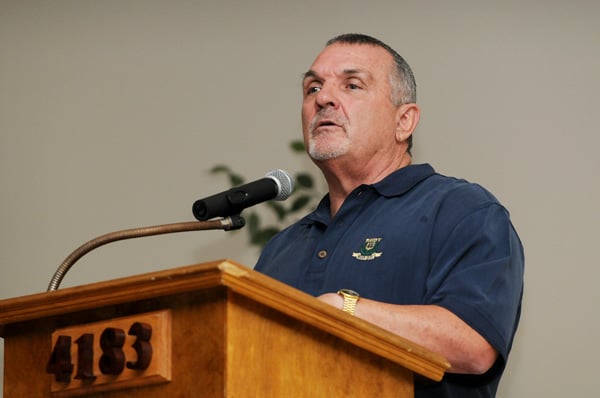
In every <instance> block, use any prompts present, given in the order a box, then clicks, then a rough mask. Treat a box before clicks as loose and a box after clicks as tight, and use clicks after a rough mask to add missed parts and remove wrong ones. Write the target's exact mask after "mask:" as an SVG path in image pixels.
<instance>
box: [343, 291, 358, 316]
mask: <svg viewBox="0 0 600 398" xmlns="http://www.w3.org/2000/svg"><path fill="white" fill-rule="evenodd" d="M337 293H338V294H339V295H340V296H342V298H343V299H344V305H343V306H342V310H343V311H345V312H347V313H349V314H351V315H354V311H356V303H357V302H358V300H359V299H360V295H359V294H358V293H356V292H355V291H354V290H350V289H340V290H338V292H337Z"/></svg>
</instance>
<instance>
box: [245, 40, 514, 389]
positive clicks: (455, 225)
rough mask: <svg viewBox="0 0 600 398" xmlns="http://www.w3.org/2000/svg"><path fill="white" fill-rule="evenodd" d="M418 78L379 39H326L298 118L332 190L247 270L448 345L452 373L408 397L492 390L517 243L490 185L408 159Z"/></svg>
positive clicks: (510, 319)
mask: <svg viewBox="0 0 600 398" xmlns="http://www.w3.org/2000/svg"><path fill="white" fill-rule="evenodd" d="M415 87H416V85H415V83H414V77H413V75H412V72H411V70H410V67H409V66H408V65H407V64H406V62H405V61H404V59H402V57H401V56H400V55H398V54H397V53H396V52H395V51H394V50H393V49H391V48H390V47H389V46H387V45H386V44H384V43H382V42H381V41H379V40H377V39H375V38H372V37H369V36H366V35H360V34H347V35H342V36H338V37H336V38H334V39H332V40H330V41H329V42H328V43H327V45H326V47H325V48H324V49H323V51H322V52H321V53H320V54H319V55H318V57H317V58H316V59H315V61H314V62H313V64H312V66H311V67H310V69H309V71H308V72H306V74H305V76H304V80H303V90H304V100H303V104H302V128H303V135H304V142H305V144H306V147H307V151H308V154H309V155H310V157H311V159H312V160H313V161H314V162H315V164H316V165H317V166H318V167H319V168H320V169H321V171H322V172H323V175H324V177H325V179H326V181H327V184H328V187H329V193H328V195H326V196H325V197H324V198H323V200H322V201H321V203H320V204H319V206H318V207H317V209H316V210H315V211H314V212H312V213H311V214H309V215H308V216H306V217H305V218H303V219H302V220H300V221H299V222H297V223H295V224H294V225H292V226H290V227H288V228H287V229H285V230H284V231H282V232H281V233H279V234H278V235H276V236H275V237H274V238H273V239H272V240H271V242H269V244H268V245H267V246H266V248H265V249H264V251H263V253H262V255H261V257H260V259H259V261H258V263H257V265H256V270H258V271H260V272H263V273H265V274H268V275H270V276H272V277H274V278H276V279H279V280H281V281H283V282H285V283H287V284H289V285H291V286H294V287H296V288H298V289H300V290H303V291H305V292H308V293H310V294H313V295H315V296H317V297H319V298H320V299H321V300H323V301H325V302H327V303H330V304H331V305H334V306H336V307H338V308H340V309H341V308H344V309H345V310H346V311H348V312H351V313H354V314H355V315H356V316H357V317H360V318H363V319H365V320H367V321H370V322H372V323H374V324H377V325H379V326H381V327H383V328H385V329H388V330H390V331H392V332H394V333H397V334H398V335H401V336H403V337H406V338H408V339H410V340H412V341H414V342H416V343H419V344H421V345H423V346H425V347H427V348H429V349H430V350H432V351H435V352H438V353H440V354H442V355H443V356H444V357H446V358H447V359H448V360H449V361H450V363H451V364H452V367H451V369H450V370H449V373H448V374H446V376H445V377H444V379H443V380H442V382H440V383H431V384H423V385H416V387H415V395H416V396H417V397H461V398H468V397H493V396H494V395H495V393H496V389H497V387H498V382H499V380H500V376H501V374H502V371H503V370H504V367H505V364H506V360H507V357H508V353H509V351H510V348H511V345H512V341H513V337H514V334H515V331H516V328H517V324H518V321H519V316H520V308H521V297H522V288H523V251H522V246H521V243H520V241H519V238H518V236H517V234H516V232H515V231H514V229H513V227H512V225H511V222H510V219H509V216H508V212H507V211H506V209H504V208H503V207H502V206H501V205H500V204H499V203H498V201H497V200H496V198H494V197H493V196H492V195H491V194H490V193H489V192H487V191H486V190H484V189H483V188H482V187H480V186H478V185H475V184H471V183H468V182H466V181H464V180H458V179H455V178H450V177H445V176H442V175H439V174H437V173H436V172H435V171H434V170H433V169H432V167H431V166H429V165H427V164H421V165H413V164H412V161H411V152H410V149H411V144H412V138H411V137H412V133H413V131H414V130H415V128H416V126H417V123H418V122H419V115H420V110H419V107H418V105H417V104H416V88H415ZM340 289H351V290H352V291H355V292H357V293H358V294H359V295H360V298H358V301H356V300H357V298H356V297H349V296H348V294H341V292H339V290H340ZM338 293H340V294H338ZM344 296H346V297H344Z"/></svg>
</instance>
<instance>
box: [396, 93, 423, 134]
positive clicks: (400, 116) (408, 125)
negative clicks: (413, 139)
mask: <svg viewBox="0 0 600 398" xmlns="http://www.w3.org/2000/svg"><path fill="white" fill-rule="evenodd" d="M420 117H421V109H419V106H418V105H417V104H414V103H412V104H402V105H400V106H399V107H398V109H397V110H396V140H397V141H398V142H401V141H406V140H407V139H408V137H410V135H411V134H412V133H413V131H415V129H416V128H417V124H419V119H420Z"/></svg>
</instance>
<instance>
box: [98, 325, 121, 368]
mask: <svg viewBox="0 0 600 398" xmlns="http://www.w3.org/2000/svg"><path fill="white" fill-rule="evenodd" d="M123 344H125V332H124V331H123V329H116V328H106V329H104V331H103V332H102V335H101V336H100V348H102V356H101V357H100V371H101V372H102V373H103V374H107V375H118V374H121V372H122V371H123V368H125V353H124V352H123Z"/></svg>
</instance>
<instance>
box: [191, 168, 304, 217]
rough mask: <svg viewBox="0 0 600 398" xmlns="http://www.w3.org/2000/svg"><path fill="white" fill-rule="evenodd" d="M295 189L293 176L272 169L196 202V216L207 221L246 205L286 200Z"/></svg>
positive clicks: (229, 214)
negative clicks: (250, 180) (259, 176)
mask: <svg viewBox="0 0 600 398" xmlns="http://www.w3.org/2000/svg"><path fill="white" fill-rule="evenodd" d="M293 189H294V183H293V181H292V178H291V177H290V176H289V174H288V173H286V172H285V171H283V170H272V171H270V172H268V173H267V175H265V177H263V178H261V179H260V180H256V181H253V182H250V183H248V184H244V185H240V186H239V187H234V188H231V189H229V190H227V191H225V192H221V193H218V194H216V195H213V196H209V197H207V198H204V199H199V200H197V201H195V202H194V205H193V206H192V211H193V213H194V217H196V218H197V219H198V220H200V221H205V220H208V219H211V218H214V217H229V216H233V215H237V214H240V213H241V211H242V210H244V209H245V208H246V207H250V206H254V205H255V204H258V203H261V202H265V201H267V200H271V199H273V200H286V199H287V198H288V197H289V196H290V195H291V193H292V191H293Z"/></svg>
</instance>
